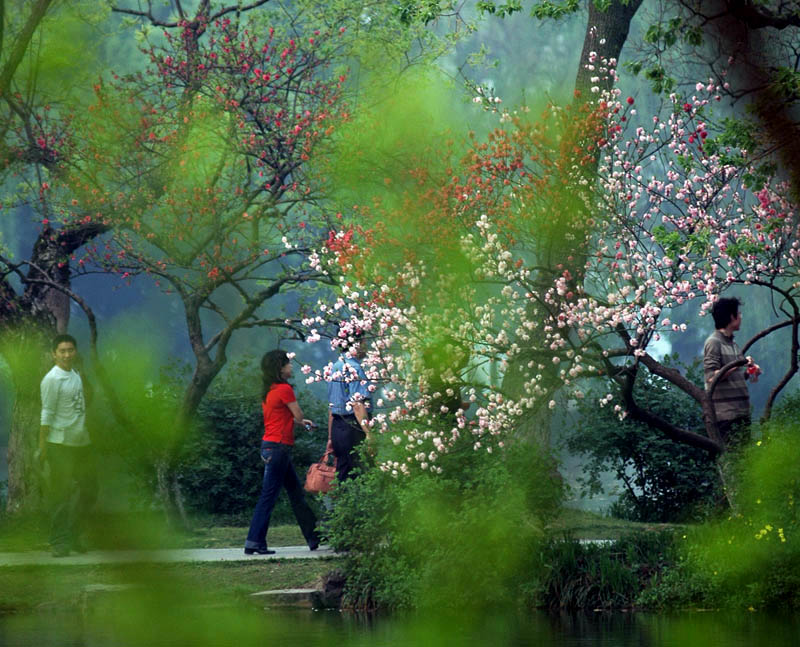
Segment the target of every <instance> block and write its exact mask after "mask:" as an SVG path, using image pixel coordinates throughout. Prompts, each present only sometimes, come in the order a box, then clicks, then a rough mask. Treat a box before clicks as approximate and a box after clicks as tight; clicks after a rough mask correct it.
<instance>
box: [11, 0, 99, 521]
mask: <svg viewBox="0 0 800 647" xmlns="http://www.w3.org/2000/svg"><path fill="white" fill-rule="evenodd" d="M5 6H6V10H5V12H3V11H0V25H1V26H2V29H0V41H2V45H3V47H2V48H0V49H1V51H2V59H0V60H2V64H1V65H0V113H2V115H3V119H2V121H3V124H4V127H3V129H2V136H1V137H0V174H1V176H2V180H3V185H4V194H3V196H2V199H0V215H1V216H2V218H3V224H4V227H3V229H4V230H5V231H6V232H9V231H11V232H14V233H15V234H16V233H17V229H16V227H15V225H14V222H15V221H16V219H20V220H23V221H29V220H30V219H31V218H32V217H33V219H34V221H38V219H39V216H41V222H42V226H41V228H40V229H39V231H38V235H37V236H36V238H35V242H34V243H33V245H32V246H31V249H30V250H25V251H24V252H23V253H21V254H18V255H16V256H15V255H13V254H12V252H11V250H9V249H8V248H7V247H6V246H5V245H4V244H3V241H0V354H2V356H3V359H4V360H5V361H6V362H7V363H8V366H9V367H10V374H11V377H12V380H13V383H14V396H15V399H14V406H13V409H12V413H11V428H10V434H9V446H8V465H9V476H8V502H7V508H8V510H9V511H10V512H19V511H21V510H23V509H26V508H27V509H30V508H31V507H33V506H34V505H35V504H36V503H37V501H38V495H39V488H38V479H37V478H35V476H34V475H35V474H37V473H38V470H37V469H36V467H35V463H34V459H33V452H34V448H35V444H36V434H32V433H31V430H32V429H36V428H37V427H38V416H39V381H40V379H41V377H42V375H43V374H44V373H45V372H46V370H47V367H48V365H49V364H48V363H49V361H50V358H49V355H46V353H45V351H46V349H47V347H48V344H49V340H50V338H52V336H53V335H54V334H55V333H56V332H64V331H65V330H66V329H67V324H68V322H69V313H70V307H69V306H70V303H69V298H68V297H67V296H66V294H65V293H64V290H69V289H70V286H71V282H72V278H73V272H72V268H70V266H69V262H68V259H69V255H70V254H72V253H74V252H75V251H76V250H78V249H80V248H81V246H82V245H83V244H84V243H86V242H87V241H90V240H92V239H94V238H95V237H96V236H98V235H99V234H101V233H103V232H104V231H105V230H106V227H105V226H104V225H102V224H99V223H95V222H89V223H86V222H81V221H76V222H73V223H70V224H69V225H67V226H58V225H57V223H56V221H55V219H54V218H53V211H54V209H55V208H56V207H55V206H54V205H53V204H52V203H51V202H50V200H49V194H48V191H47V189H48V187H49V186H50V182H51V181H52V180H51V178H52V176H54V175H56V174H57V173H58V172H59V169H60V168H61V167H62V166H63V164H64V163H65V161H66V160H67V159H68V158H69V157H70V156H71V154H72V152H73V148H72V144H73V140H72V135H73V133H74V131H73V125H72V110H73V108H74V106H75V103H76V102H77V97H76V95H77V94H79V91H77V90H75V87H76V86H79V85H80V83H79V79H81V78H82V76H83V75H84V74H86V75H91V74H92V65H93V63H94V61H93V60H92V58H91V56H85V57H84V64H85V68H84V69H81V70H75V69H73V68H70V69H69V70H68V71H65V70H63V69H59V65H58V60H59V57H61V56H65V57H70V56H71V55H72V54H73V48H74V49H77V45H75V44H66V45H65V43H64V35H65V34H67V33H69V34H70V35H73V36H74V35H75V33H76V32H77V33H81V34H92V35H94V32H93V25H94V21H95V19H96V18H97V16H96V13H95V12H96V6H94V5H90V4H88V3H70V4H69V6H65V5H64V4H63V3H54V2H51V1H50V0H37V2H31V3H24V4H23V3H18V2H15V3H6V5H5ZM70 81H74V82H75V83H70ZM22 229H23V230H24V225H23V226H22Z"/></svg>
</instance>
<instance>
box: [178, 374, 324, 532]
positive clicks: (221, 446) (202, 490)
mask: <svg viewBox="0 0 800 647" xmlns="http://www.w3.org/2000/svg"><path fill="white" fill-rule="evenodd" d="M247 368H249V370H246V369H247ZM231 369H232V370H230V371H229V372H228V377H227V379H224V380H222V381H221V382H220V383H219V384H218V385H216V386H215V387H214V388H213V389H212V390H211V391H210V392H209V393H208V394H207V395H206V397H205V398H204V400H203V402H202V403H201V405H200V407H199V409H198V415H197V418H196V422H195V424H194V425H193V427H192V430H191V434H190V438H189V439H188V441H187V443H186V444H185V450H184V452H183V454H182V455H181V458H180V467H179V471H180V474H181V486H182V488H183V493H184V495H185V497H186V503H187V505H188V507H189V508H191V509H192V510H193V511H195V512H200V513H205V514H213V515H230V516H232V517H234V518H237V519H244V518H247V517H248V516H249V515H250V513H251V512H252V510H253V507H254V506H255V502H256V500H257V499H258V495H259V492H260V491H261V481H262V475H263V467H264V466H263V463H262V462H261V457H260V454H259V448H260V443H261V436H262V435H263V433H264V427H263V416H262V412H261V404H260V393H259V392H258V389H259V388H260V384H259V378H258V372H257V369H256V368H255V367H254V366H253V361H252V360H248V359H243V360H242V361H241V362H239V363H238V366H233V367H231ZM296 394H297V399H298V402H299V403H300V406H301V408H302V409H303V414H304V415H305V417H307V418H309V419H310V420H314V421H315V422H316V423H317V427H316V428H315V429H313V430H312V431H310V432H309V431H305V430H299V429H298V428H295V445H294V449H293V451H292V462H293V464H294V466H295V470H296V471H297V474H298V476H299V477H300V479H301V480H302V479H304V478H305V473H306V470H307V469H308V466H309V465H310V464H311V463H313V462H314V461H317V460H319V457H320V456H321V455H322V453H323V452H324V450H325V443H326V440H327V434H328V432H327V408H326V406H325V404H324V403H322V402H320V401H319V400H317V399H316V398H314V397H313V396H312V395H311V394H310V393H308V392H307V391H305V390H303V389H298V390H297V391H296ZM273 519H274V520H275V521H276V522H288V523H292V522H293V521H294V516H293V515H292V512H291V509H290V507H289V504H288V499H287V498H286V497H285V496H280V497H279V499H278V504H277V505H276V508H275V511H274V513H273Z"/></svg>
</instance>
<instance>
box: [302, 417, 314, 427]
mask: <svg viewBox="0 0 800 647" xmlns="http://www.w3.org/2000/svg"><path fill="white" fill-rule="evenodd" d="M303 426H304V427H305V428H306V429H308V430H311V429H313V428H314V427H316V426H317V425H315V424H314V421H313V420H309V419H308V418H303Z"/></svg>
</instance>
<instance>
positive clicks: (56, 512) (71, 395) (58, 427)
mask: <svg viewBox="0 0 800 647" xmlns="http://www.w3.org/2000/svg"><path fill="white" fill-rule="evenodd" d="M52 351H53V361H54V362H55V366H54V367H53V368H52V369H50V371H49V372H48V373H47V375H45V376H44V379H43V380H42V384H41V392H42V417H41V428H40V432H39V455H40V458H41V459H42V461H47V463H48V465H49V466H50V484H49V499H50V504H51V515H52V516H51V528H50V546H51V548H52V550H53V556H54V557H63V556H65V555H69V552H70V550H75V551H78V552H85V551H86V547H85V543H84V541H83V540H82V538H81V536H80V534H79V532H80V530H81V529H82V527H83V526H84V523H83V522H84V520H85V517H86V515H87V513H88V511H89V509H90V508H91V507H92V505H94V501H95V498H96V494H97V488H96V482H95V471H94V465H93V457H92V455H91V448H90V443H91V441H90V439H89V434H88V432H87V431H86V401H85V398H84V388H83V380H82V379H81V376H80V375H79V374H78V372H77V371H76V370H75V369H74V368H73V365H74V363H75V360H76V358H77V354H78V345H77V343H76V341H75V338H74V337H72V336H70V335H58V336H56V337H55V338H54V339H53V344H52Z"/></svg>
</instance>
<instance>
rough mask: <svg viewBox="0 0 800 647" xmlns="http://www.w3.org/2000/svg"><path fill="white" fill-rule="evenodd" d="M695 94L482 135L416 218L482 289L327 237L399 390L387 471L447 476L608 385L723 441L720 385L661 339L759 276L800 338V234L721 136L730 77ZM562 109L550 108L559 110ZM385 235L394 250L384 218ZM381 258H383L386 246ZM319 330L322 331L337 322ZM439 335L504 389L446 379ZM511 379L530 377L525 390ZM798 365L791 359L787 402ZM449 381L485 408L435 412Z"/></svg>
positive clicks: (380, 376)
mask: <svg viewBox="0 0 800 647" xmlns="http://www.w3.org/2000/svg"><path fill="white" fill-rule="evenodd" d="M695 92H696V94H694V95H693V96H690V97H678V96H677V95H674V96H672V97H671V98H670V101H669V102H668V103H667V105H666V106H665V110H664V111H663V112H662V113H660V114H658V115H653V116H652V117H651V118H650V119H649V120H648V121H647V122H646V123H645V125H641V124H642V122H641V121H638V116H637V115H636V109H635V107H634V105H635V100H634V99H633V98H627V99H624V100H623V99H621V97H620V93H619V91H618V90H615V89H612V91H611V92H610V93H606V94H603V95H602V96H599V97H598V100H597V101H595V102H594V104H592V105H591V106H589V107H587V108H585V109H584V110H585V112H584V113H583V115H582V116H583V121H581V122H579V123H578V126H577V127H576V129H575V130H576V131H578V132H579V134H577V135H575V136H572V137H564V136H563V133H564V132H565V131H563V130H560V131H557V132H558V133H559V134H560V135H562V136H561V137H554V138H553V140H556V141H552V140H549V139H548V136H547V123H548V122H547V120H546V119H545V120H543V122H542V123H539V124H532V123H531V122H530V121H529V119H528V118H527V117H526V116H525V115H524V114H514V113H506V114H505V115H504V116H503V118H502V120H501V124H502V127H500V128H498V129H496V130H495V131H494V132H492V133H491V135H490V137H489V139H488V140H487V141H485V142H481V141H477V140H476V141H475V145H474V147H473V149H472V150H471V151H470V152H469V154H468V155H467V156H466V157H465V158H464V160H463V162H462V167H461V169H460V171H459V170H455V171H454V172H453V173H452V176H453V177H452V179H451V178H446V179H445V182H444V187H443V188H442V189H441V190H439V191H438V192H437V193H433V192H431V193H430V194H426V195H425V197H424V199H426V200H430V201H431V204H432V206H431V213H432V214H435V221H434V218H431V223H432V224H431V225H429V224H428V221H427V220H426V219H425V217H424V216H423V218H422V219H421V220H419V221H418V223H417V224H418V225H419V226H420V229H419V231H418V232H417V233H418V236H419V238H420V240H424V239H426V238H427V239H428V240H438V238H437V236H438V235H439V234H438V233H434V232H441V231H442V230H446V231H449V232H451V237H450V238H448V239H447V241H448V242H447V245H449V246H450V248H458V249H460V250H461V252H463V255H464V257H466V258H468V259H470V267H471V269H470V272H469V280H468V281H467V280H464V281H463V282H461V283H459V282H458V281H456V280H455V279H454V277H455V276H456V274H450V275H449V276H448V270H447V269H445V268H443V267H442V266H441V265H439V264H438V263H439V261H440V260H441V258H437V257H436V256H435V254H432V253H428V252H427V250H426V247H425V246H423V247H421V251H420V250H409V252H408V258H410V261H409V262H407V263H406V264H404V265H403V266H402V267H397V266H395V267H385V268H384V270H383V271H377V272H376V271H373V270H374V268H375V267H378V268H380V263H378V264H377V265H376V264H374V262H373V264H371V265H370V264H369V263H368V262H365V260H364V257H365V256H369V249H368V248H366V247H365V246H363V245H362V246H361V247H358V243H359V241H358V240H356V239H354V237H353V235H352V233H351V232H349V231H347V230H345V231H341V232H338V233H333V234H331V238H330V240H331V241H334V243H335V244H329V245H328V246H327V248H326V249H324V250H321V252H320V259H321V260H320V263H321V265H322V266H323V267H324V266H325V263H328V264H329V266H330V267H331V268H333V267H339V268H344V269H345V270H347V271H349V272H350V275H351V276H354V277H355V280H354V281H353V283H352V284H350V285H349V286H346V289H345V288H342V292H341V300H340V301H337V302H336V305H335V306H334V309H333V310H334V315H335V316H340V314H339V313H342V312H347V313H350V316H352V317H353V320H354V321H355V322H357V325H358V326H359V328H360V329H362V330H364V331H366V332H367V333H368V334H371V335H373V336H374V341H373V344H372V347H371V351H370V354H369V355H368V357H367V358H366V360H365V365H367V366H368V367H369V371H368V375H369V376H370V379H372V380H375V381H377V382H379V383H380V384H381V385H382V388H383V389H384V392H385V393H386V394H389V397H386V398H383V399H382V400H383V401H382V402H381V404H382V405H383V406H384V407H386V408H385V410H384V411H382V412H381V413H380V414H378V415H376V416H375V419H374V422H373V424H374V426H375V427H376V428H378V429H379V430H380V431H382V432H383V434H384V435H385V436H388V437H390V438H391V439H392V443H393V444H394V446H395V447H396V450H397V453H399V456H397V455H396V454H395V455H394V456H392V454H391V452H388V453H387V458H386V460H385V461H384V462H383V463H382V465H383V468H384V469H387V470H391V471H393V472H397V473H405V472H408V471H411V470H413V469H420V468H421V469H432V470H434V471H438V469H440V465H439V464H438V463H440V460H439V459H441V458H442V456H444V455H446V454H447V453H448V452H449V451H453V450H454V449H455V448H456V447H460V446H461V445H462V444H464V443H465V442H466V439H468V441H469V442H468V444H471V445H472V446H473V448H475V449H485V450H490V449H491V448H493V447H497V446H500V445H501V444H502V443H503V442H505V439H506V438H508V437H509V436H510V435H513V433H514V430H515V428H516V427H517V426H518V424H519V422H520V420H521V419H522V418H523V417H526V416H530V415H531V413H532V412H534V411H536V410H537V409H539V408H542V407H550V408H553V407H555V406H557V405H556V402H555V398H554V397H553V394H554V393H555V392H557V391H559V392H562V393H563V394H564V395H563V397H565V398H570V397H574V398H580V397H583V393H584V391H585V390H586V386H585V385H586V384H587V381H588V380H598V379H599V380H603V381H606V383H607V384H608V385H609V387H610V390H609V392H608V393H607V394H606V395H605V396H604V397H602V398H601V400H600V402H599V403H598V404H599V405H600V406H611V405H612V403H613V402H614V400H615V399H617V404H616V405H615V406H614V408H615V410H616V411H617V412H618V413H619V414H620V415H621V416H624V415H631V416H633V417H635V418H637V419H639V420H642V421H644V422H647V423H648V424H650V425H652V426H654V427H655V428H657V429H659V430H661V431H662V432H663V433H664V434H665V435H667V436H668V437H670V438H671V439H673V440H675V441H676V442H681V443H686V444H690V445H693V446H695V447H700V448H702V449H704V450H706V451H708V452H709V453H711V454H718V453H721V452H724V451H725V449H726V448H725V446H724V443H723V442H722V441H721V439H720V437H719V434H718V433H717V429H716V423H715V420H714V416H713V409H712V408H711V401H710V398H709V396H708V394H707V393H706V392H705V391H703V390H702V389H699V388H697V387H695V386H694V385H693V384H691V383H690V382H689V381H688V380H686V378H685V377H683V376H682V375H681V374H680V373H678V372H677V371H674V370H672V369H669V368H668V367H665V366H663V365H662V364H661V363H660V362H658V361H657V360H656V359H655V358H654V357H653V356H652V354H651V353H650V352H649V346H650V345H651V343H653V342H654V341H657V340H658V339H659V338H660V337H661V336H662V335H664V334H667V333H669V334H678V333H680V332H682V331H684V330H686V329H687V324H685V323H678V322H674V321H673V318H674V317H675V316H676V315H678V316H679V312H680V308H681V306H683V305H684V304H687V303H689V302H691V301H692V300H694V299H701V300H703V301H704V303H703V304H702V306H701V312H702V313H705V312H707V310H708V309H709V308H710V306H711V305H712V303H713V301H714V300H715V299H716V298H717V297H718V295H719V294H720V293H722V292H724V290H726V289H727V288H729V287H730V286H732V285H736V284H745V285H752V286H757V287H763V288H766V289H768V290H771V291H772V292H773V293H774V294H776V295H779V296H780V298H781V299H782V301H783V303H785V304H786V308H785V310H786V312H787V315H788V318H787V320H786V321H783V322H779V323H778V324H775V326H771V327H770V328H769V329H768V330H769V331H774V330H777V329H779V328H784V327H787V326H789V327H791V329H792V345H791V348H792V349H795V348H797V327H798V326H797V316H796V312H797V310H796V307H797V292H796V291H797V286H800V281H798V277H797V276H796V273H797V269H796V267H797V255H798V253H799V252H800V229H799V228H798V211H797V209H796V207H795V205H794V204H793V203H792V201H791V200H790V199H789V197H788V196H789V191H788V187H787V186H786V185H785V184H782V183H781V182H779V181H775V180H772V179H770V178H769V177H766V176H764V175H763V173H761V171H760V169H759V168H757V167H756V165H755V164H754V163H751V162H750V159H749V155H748V151H746V150H741V149H735V148H734V147H731V146H726V145H725V144H724V140H723V139H721V141H720V142H716V141H715V136H716V135H717V133H718V132H720V131H719V129H718V128H717V126H716V125H715V123H714V112H713V109H712V106H713V105H714V104H715V103H716V102H717V101H718V98H719V93H718V88H717V87H716V85H715V84H714V83H713V82H711V81H709V82H707V83H702V84H697V86H696V88H695ZM567 114H569V113H568V112H567V110H566V109H561V108H557V107H551V108H550V110H549V115H545V117H550V118H551V119H556V120H559V119H561V120H564V119H565V115H567ZM568 120H569V119H567V121H568ZM574 121H576V122H577V121H578V120H574ZM567 132H568V131H567ZM593 164H596V165H597V173H596V174H595V175H590V174H589V173H588V172H587V169H589V168H591V166H592V165H593ZM391 215H392V216H393V217H399V216H398V214H391ZM434 223H435V224H434ZM372 231H373V235H375V236H377V240H378V241H380V228H379V227H378V228H374V229H373V230H372ZM452 232H456V233H454V234H452ZM381 242H385V241H381ZM357 247H358V253H353V250H354V249H355V248H357ZM377 249H380V250H381V252H380V253H381V254H382V255H385V250H386V247H384V246H382V245H380V244H379V245H377ZM326 259H327V260H326ZM343 259H344V260H343ZM366 270H370V271H371V272H369V271H366ZM370 276H372V277H375V276H378V277H380V282H376V281H374V280H370ZM432 276H435V277H436V278H435V279H432V278H431V277H432ZM459 278H460V279H465V275H464V274H462V275H460V276H459ZM448 279H449V282H448ZM454 295H457V299H453V298H452V297H453V296H454ZM454 301H457V302H458V304H460V305H453V302H454ZM323 305H324V304H322V305H320V308H321V309H322V308H323ZM305 323H306V324H307V325H308V326H310V327H311V328H312V338H319V337H320V336H321V335H320V334H319V330H321V329H322V328H323V327H324V325H325V317H324V316H323V317H321V318H316V319H314V318H311V319H309V320H307V321H306V322H305ZM767 334H769V333H768V332H767V331H764V332H763V333H760V334H759V335H757V336H756V338H754V341H755V340H756V339H763V337H764V336H766V335H767ZM437 336H438V337H441V338H443V339H445V340H447V341H446V342H445V343H447V342H450V343H453V344H454V345H455V346H458V347H461V348H465V349H467V354H468V356H469V358H470V363H472V364H483V363H489V362H494V363H496V364H499V365H500V366H501V367H502V370H503V372H504V376H503V380H502V383H501V384H500V385H497V384H492V383H489V382H488V381H484V383H480V381H479V380H475V379H474V376H470V375H469V370H467V368H466V367H459V366H458V364H457V363H456V364H455V365H456V366H457V367H458V370H455V371H452V370H451V371H450V372H449V373H447V372H446V371H442V373H443V375H438V374H437V368H439V367H434V368H433V369H431V367H430V366H429V365H426V362H425V352H426V350H427V348H428V346H430V345H431V343H435V340H436V338H437ZM792 353H793V354H794V355H795V356H796V354H797V353H796V351H792ZM641 367H644V368H646V369H647V370H648V371H650V372H652V373H655V374H657V375H660V376H663V377H665V378H666V379H667V380H669V381H670V382H671V383H672V384H674V385H675V386H677V387H678V388H681V389H683V390H685V391H687V393H689V394H690V395H691V396H692V397H694V398H695V400H697V401H698V403H699V406H701V407H702V408H703V411H704V418H705V421H706V432H705V434H703V433H699V432H696V431H693V430H687V429H680V428H678V427H676V426H675V425H672V424H671V423H669V422H668V421H665V420H660V419H658V418H657V417H655V416H654V415H653V414H652V413H651V412H648V411H646V410H644V409H643V408H641V407H640V406H639V405H638V403H637V402H636V401H635V400H634V398H633V383H634V380H635V379H636V375H637V373H638V371H639V370H640V368H641ZM307 370H308V373H309V378H310V379H325V370H324V369H323V370H317V371H312V370H311V369H310V367H308V369H307ZM512 372H515V373H518V374H519V379H518V384H517V386H516V387H515V388H513V389H512V388H510V387H509V386H508V385H509V384H510V382H508V380H507V379H506V378H508V377H509V376H510V375H511V373H512ZM796 372H797V366H796V362H792V364H791V366H790V369H789V371H788V372H787V373H786V375H784V377H783V378H782V379H781V380H780V381H779V382H778V385H777V386H776V390H775V391H774V394H775V395H777V393H778V392H779V391H780V388H782V387H783V386H784V385H785V384H786V383H787V382H788V381H789V380H790V379H791V377H792V376H793V375H794V374H795V373H796ZM443 387H444V388H443ZM448 389H449V395H451V396H452V395H454V394H455V393H456V391H457V390H460V389H466V392H467V393H468V395H469V397H470V399H471V400H473V401H474V402H476V410H475V412H474V413H471V414H470V415H469V416H466V415H464V413H463V411H456V412H452V411H451V410H449V409H448V411H447V412H444V411H439V410H437V408H436V404H437V403H438V402H440V401H441V398H442V395H443V394H444V395H445V396H447V395H448ZM773 399H774V398H773V397H771V399H770V403H771V402H772V400H773ZM431 405H434V406H433V407H432V406H431ZM766 413H767V415H768V413H769V408H768V410H767V412H766Z"/></svg>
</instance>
